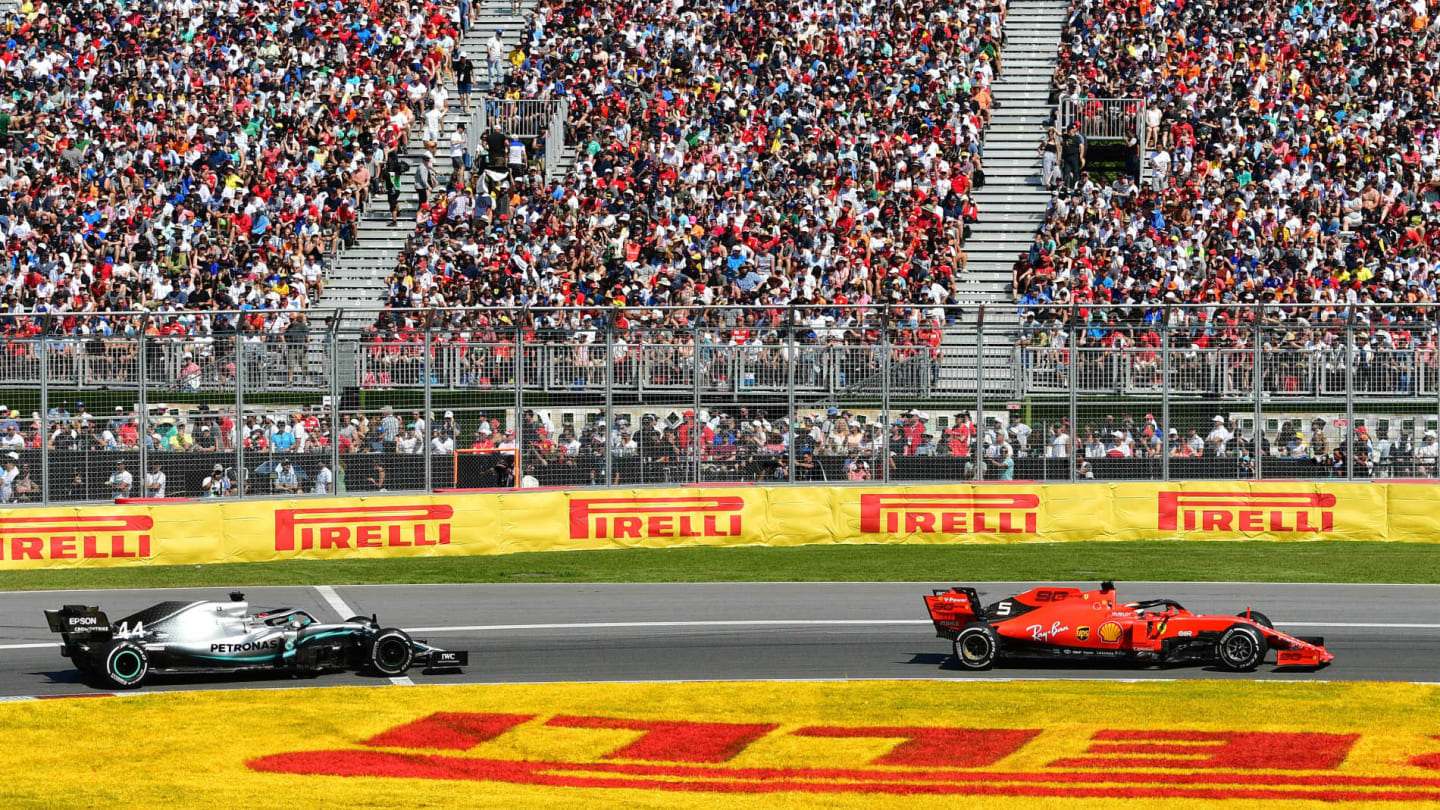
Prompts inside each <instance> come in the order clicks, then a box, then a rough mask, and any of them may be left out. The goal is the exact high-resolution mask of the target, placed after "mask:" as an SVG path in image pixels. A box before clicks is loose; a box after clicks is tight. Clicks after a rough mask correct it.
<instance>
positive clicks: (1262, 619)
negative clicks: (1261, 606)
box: [1235, 610, 1275, 630]
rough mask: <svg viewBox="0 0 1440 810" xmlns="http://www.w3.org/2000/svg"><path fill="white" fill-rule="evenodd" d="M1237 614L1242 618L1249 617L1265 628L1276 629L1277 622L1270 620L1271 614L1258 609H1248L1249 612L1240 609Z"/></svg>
mask: <svg viewBox="0 0 1440 810" xmlns="http://www.w3.org/2000/svg"><path fill="white" fill-rule="evenodd" d="M1235 615H1236V616H1239V617H1240V618H1242V619H1249V620H1250V621H1252V622H1254V623H1256V624H1258V625H1260V626H1261V627H1263V628H1265V629H1267V630H1274V629H1275V623H1274V622H1272V621H1270V617H1269V616H1266V615H1265V614H1264V613H1261V612H1260V611H1258V610H1251V611H1248V612H1247V611H1243V610H1242V611H1240V612H1239V613H1236V614H1235Z"/></svg>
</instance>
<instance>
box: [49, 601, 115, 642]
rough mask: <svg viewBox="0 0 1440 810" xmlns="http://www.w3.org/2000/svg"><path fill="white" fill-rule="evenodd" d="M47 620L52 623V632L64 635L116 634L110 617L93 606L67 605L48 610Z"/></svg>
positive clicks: (100, 635)
mask: <svg viewBox="0 0 1440 810" xmlns="http://www.w3.org/2000/svg"><path fill="white" fill-rule="evenodd" d="M45 621H46V623H48V624H49V625H50V632H52V633H60V634H61V635H64V636H85V637H86V638H96V637H99V638H106V637H109V636H113V635H114V634H115V630H114V628H112V627H111V626H110V617H108V616H106V615H105V611H103V610H101V609H100V608H98V607H93V606H86V605H65V606H64V607H62V608H60V609H59V610H47V611H45Z"/></svg>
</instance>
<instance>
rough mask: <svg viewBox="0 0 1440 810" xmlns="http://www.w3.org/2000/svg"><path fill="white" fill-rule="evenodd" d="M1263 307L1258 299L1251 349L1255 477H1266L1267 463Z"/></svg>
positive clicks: (1252, 444) (1252, 436) (1252, 432)
mask: <svg viewBox="0 0 1440 810" xmlns="http://www.w3.org/2000/svg"><path fill="white" fill-rule="evenodd" d="M1263 307H1264V304H1261V303H1259V302H1258V301H1257V302H1256V303H1255V313H1254V314H1255V324H1254V328H1255V339H1254V341H1253V343H1254V345H1253V346H1251V347H1250V351H1251V353H1252V354H1253V355H1254V358H1255V363H1254V369H1253V371H1254V383H1253V384H1254V386H1255V427H1254V428H1253V429H1252V430H1251V431H1250V444H1251V446H1252V456H1251V462H1252V464H1253V465H1254V467H1255V469H1254V471H1253V472H1252V473H1251V474H1252V475H1253V476H1254V477H1255V478H1264V477H1265V475H1264V471H1263V469H1262V468H1263V467H1264V465H1265V462H1264V461H1262V460H1261V459H1262V458H1263V456H1264V455H1265V452H1264V450H1263V447H1264V444H1265V442H1264V436H1265V421H1264V420H1265V406H1264V394H1263V390H1264V382H1265V375H1264V374H1263V373H1262V369H1261V366H1260V364H1261V363H1263V362H1265V353H1264V352H1263V351H1261V349H1260V342H1261V340H1262V339H1263V338H1264V337H1265V334H1264V330H1263V329H1262V328H1261V326H1260V314H1261V313H1262V312H1263V311H1264V310H1263Z"/></svg>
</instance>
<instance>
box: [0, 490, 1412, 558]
mask: <svg viewBox="0 0 1440 810" xmlns="http://www.w3.org/2000/svg"><path fill="white" fill-rule="evenodd" d="M1437 495H1440V489H1437V486H1436V485H1432V484H1426V483H1336V484H1329V483H1276V482H1208V481H1207V482H1190V483H1171V484H1160V483H1138V482H1137V483H1131V482H1125V483H1085V484H1051V485H1045V484H1007V483H995V484H945V485H933V486H914V487H897V486H891V487H808V486H806V487H714V488H704V487H698V488H684V489H634V490H537V491H529V492H526V491H519V492H509V491H507V492H477V493H451V494H437V495H414V496H403V495H384V496H375V497H365V498H323V499H320V498H317V499H293V500H246V501H240V500H224V501H220V500H202V501H191V502H184V503H158V504H147V505H140V504H130V505H116V506H105V507H97V506H89V507H65V508H50V509H43V508H42V509H30V508H26V509H6V510H0V569H24V568H62V567H71V566H113V565H178V564H186V565H190V564H200V563H223V562H266V561H271V560H287V559H344V558H359V557H406V556H435V555H479V554H505V553H510V552H516V551H566V550H585V549H609V548H665V547H676V546H739V545H769V546H796V545H805V544H812V543H1016V542H1064V541H1076V540H1162V539H1183V540H1235V539H1255V540H1381V541H1387V540H1388V541H1408V542H1435V541H1436V539H1437V538H1440V510H1437V509H1436V508H1435V504H1436V503H1437V500H1436V497H1437Z"/></svg>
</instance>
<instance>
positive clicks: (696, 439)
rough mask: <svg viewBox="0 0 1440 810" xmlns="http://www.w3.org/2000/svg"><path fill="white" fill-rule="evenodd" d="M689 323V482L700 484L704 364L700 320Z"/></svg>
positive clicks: (692, 320) (692, 313) (703, 431)
mask: <svg viewBox="0 0 1440 810" xmlns="http://www.w3.org/2000/svg"><path fill="white" fill-rule="evenodd" d="M690 314H691V316H694V315H695V313H694V312H693V311H692V312H691V313H690ZM690 323H691V330H692V331H691V336H692V337H691V339H692V340H693V341H694V342H695V375H694V379H693V380H691V393H692V397H693V402H692V403H691V406H690V407H691V408H692V409H693V410H691V411H690V414H691V416H690V453H691V455H693V456H694V458H693V459H692V462H691V463H692V464H693V465H694V466H692V467H691V468H690V471H691V473H692V475H691V478H690V480H691V482H693V483H696V484H698V483H700V441H701V440H702V439H703V438H704V437H705V430H704V428H702V427H700V377H701V372H702V371H704V368H705V363H704V362H703V361H702V360H701V354H700V319H699V318H697V317H692V318H691V321H690ZM681 424H684V420H681Z"/></svg>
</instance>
